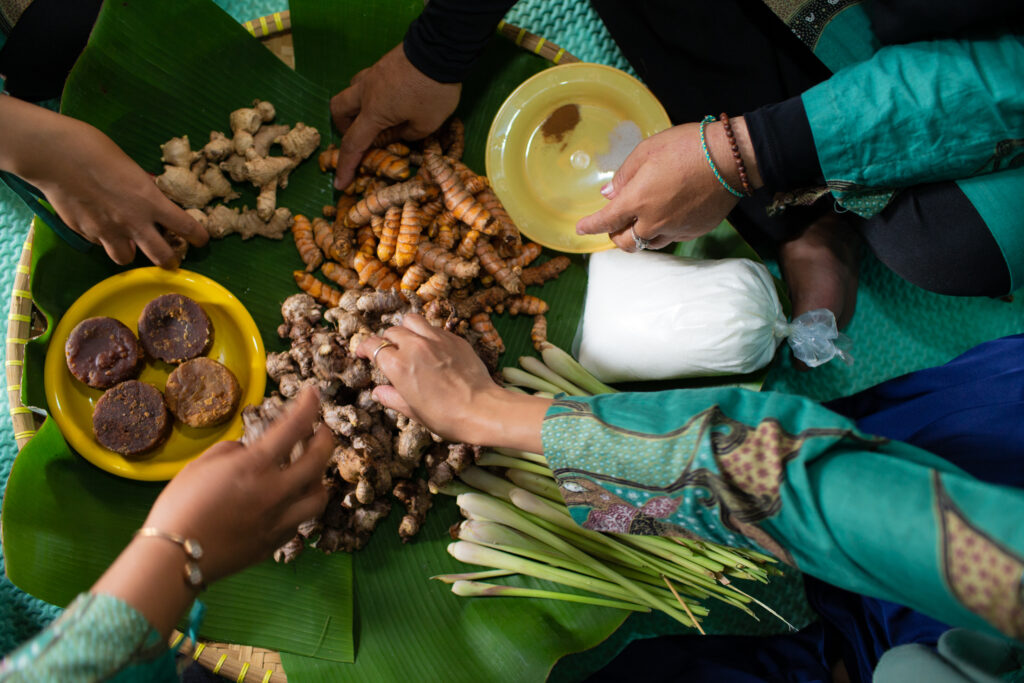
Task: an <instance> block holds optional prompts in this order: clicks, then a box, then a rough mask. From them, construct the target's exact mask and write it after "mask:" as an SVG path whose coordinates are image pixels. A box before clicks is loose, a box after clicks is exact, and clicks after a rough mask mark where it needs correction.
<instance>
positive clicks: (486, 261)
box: [476, 241, 523, 294]
mask: <svg viewBox="0 0 1024 683" xmlns="http://www.w3.org/2000/svg"><path fill="white" fill-rule="evenodd" d="M476 255H477V256H478V257H479V258H480V265H481V266H483V267H484V270H486V271H487V272H488V273H490V274H491V275H493V276H494V279H495V280H497V281H498V284H499V285H501V286H502V287H504V288H505V289H506V290H507V291H508V292H509V293H510V294H522V292H523V281H522V280H521V279H520V278H519V273H520V272H521V271H522V269H521V268H518V267H515V268H509V266H508V264H506V263H505V262H504V261H503V260H502V259H501V257H500V256H498V254H497V253H496V252H495V251H494V247H493V246H491V244H490V243H489V242H487V241H480V242H478V243H477V245H476Z"/></svg>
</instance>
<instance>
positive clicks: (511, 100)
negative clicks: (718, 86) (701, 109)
mask: <svg viewBox="0 0 1024 683" xmlns="http://www.w3.org/2000/svg"><path fill="white" fill-rule="evenodd" d="M573 70H576V71H579V70H584V71H605V72H608V73H610V74H613V75H614V77H616V78H622V79H624V80H626V81H629V82H631V83H633V84H635V85H638V86H640V88H641V89H642V90H644V91H646V92H648V93H650V96H651V102H652V104H653V105H654V106H656V107H657V112H656V113H657V114H659V115H660V117H661V119H662V124H663V127H662V128H661V130H666V129H668V128H670V127H671V126H672V120H671V119H670V118H669V115H668V112H667V111H666V110H665V106H664V105H663V104H662V103H661V101H660V100H659V99H658V98H657V97H655V96H654V93H652V92H651V91H650V89H649V88H648V87H647V86H646V85H645V84H644V83H643V82H642V81H641V80H639V79H638V78H636V77H634V76H632V75H630V74H628V73H626V72H625V71H623V70H622V69H616V68H615V67H613V66H608V65H607V64H597V63H595V62H572V63H569V64H556V65H554V66H551V67H548V68H546V69H544V70H542V71H538V72H537V73H535V74H534V75H532V76H530V77H529V78H527V79H526V80H525V81H523V82H522V83H520V84H519V85H518V86H516V88H515V90H513V91H512V92H511V93H509V95H508V97H506V98H505V101H504V102H502V103H501V106H500V107H499V108H498V111H497V113H496V114H495V115H494V118H493V119H491V126H490V128H489V129H488V131H487V143H486V146H485V148H484V168H485V172H486V173H487V177H488V178H494V177H496V174H495V173H494V172H493V165H494V164H497V161H498V160H497V158H496V157H497V156H498V153H497V151H495V149H496V147H497V145H492V144H491V141H492V140H494V139H495V137H496V136H497V134H498V130H499V128H501V127H504V126H505V124H504V122H503V119H504V118H506V117H507V116H508V113H509V111H510V110H511V109H512V108H513V107H514V106H516V100H517V98H519V97H520V96H521V93H522V91H524V90H527V89H529V88H531V87H532V84H533V83H534V82H536V81H538V80H541V79H542V78H551V73H552V72H558V73H561V72H564V71H573ZM492 189H493V190H494V192H495V194H499V190H498V187H496V186H493V185H492ZM499 198H500V196H499ZM502 203H503V204H505V203H506V202H505V200H502ZM506 210H508V207H507V206H506ZM520 231H521V232H522V233H523V235H525V236H526V237H528V238H529V239H530V240H531V241H533V242H536V243H537V244H540V245H541V246H542V247H546V248H548V249H551V250H553V251H557V252H560V253H564V254H593V253H596V252H599V251H606V250H608V249H613V248H615V243H614V242H612V241H611V239H609V240H608V243H607V244H605V245H600V244H599V245H596V246H592V247H579V248H574V249H567V248H565V247H564V246H558V245H554V244H551V243H550V242H548V241H547V240H544V239H537V238H536V237H534V236H533V235H531V234H529V232H528V231H523V230H522V229H521V230H520Z"/></svg>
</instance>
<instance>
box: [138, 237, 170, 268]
mask: <svg viewBox="0 0 1024 683" xmlns="http://www.w3.org/2000/svg"><path fill="white" fill-rule="evenodd" d="M135 242H136V243H137V244H138V245H139V249H141V250H142V253H143V254H145V255H146V256H147V257H148V258H149V260H150V261H152V262H153V265H157V266H160V267H161V268H176V267H177V266H178V257H177V255H176V254H175V253H174V251H173V250H172V249H171V246H170V245H169V244H167V242H166V241H165V240H164V238H163V237H161V236H160V233H158V232H157V231H156V228H153V227H148V228H143V229H142V230H141V231H139V233H138V234H136V235H135Z"/></svg>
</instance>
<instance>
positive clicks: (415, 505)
mask: <svg viewBox="0 0 1024 683" xmlns="http://www.w3.org/2000/svg"><path fill="white" fill-rule="evenodd" d="M392 495H393V496H394V497H395V498H397V499H398V502H400V503H401V504H402V505H404V506H405V515H403V516H402V521H401V522H399V524H398V535H399V536H400V537H401V539H402V542H403V543H408V542H409V539H411V538H412V537H413V536H415V535H416V534H417V533H419V530H420V527H421V526H423V521H424V520H425V519H426V517H427V511H428V510H429V509H430V505H431V502H432V501H431V494H430V490H429V489H428V487H427V482H426V481H424V480H423V479H416V480H415V481H413V480H411V479H405V480H402V481H400V482H398V484H397V485H396V486H395V488H394V490H393V491H392Z"/></svg>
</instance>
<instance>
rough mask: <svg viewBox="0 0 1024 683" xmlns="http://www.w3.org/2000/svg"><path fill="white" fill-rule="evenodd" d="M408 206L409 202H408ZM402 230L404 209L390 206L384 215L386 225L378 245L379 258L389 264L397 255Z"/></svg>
mask: <svg viewBox="0 0 1024 683" xmlns="http://www.w3.org/2000/svg"><path fill="white" fill-rule="evenodd" d="M407 204H408V202H407ZM401 228H402V208H401V207H399V206H390V207H388V210H387V211H386V212H385V213H384V224H383V225H382V226H381V230H380V242H378V243H377V258H378V259H380V260H381V262H382V263H387V261H388V259H390V258H391V257H392V256H394V254H395V246H396V245H397V244H398V233H399V231H400V230H401Z"/></svg>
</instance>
